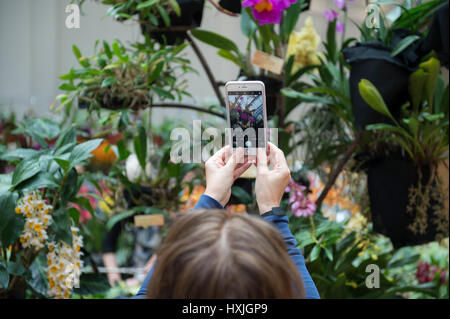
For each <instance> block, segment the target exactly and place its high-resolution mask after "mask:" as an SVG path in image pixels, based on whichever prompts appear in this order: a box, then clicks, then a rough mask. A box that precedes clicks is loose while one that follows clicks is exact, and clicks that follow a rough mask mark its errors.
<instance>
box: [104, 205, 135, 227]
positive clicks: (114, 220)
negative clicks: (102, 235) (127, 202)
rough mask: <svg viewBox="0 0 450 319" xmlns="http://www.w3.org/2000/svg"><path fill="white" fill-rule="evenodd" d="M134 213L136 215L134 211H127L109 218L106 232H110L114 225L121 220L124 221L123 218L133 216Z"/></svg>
mask: <svg viewBox="0 0 450 319" xmlns="http://www.w3.org/2000/svg"><path fill="white" fill-rule="evenodd" d="M135 213H136V212H135V211H134V210H128V211H125V212H122V213H119V214H117V215H114V216H113V217H111V218H110V219H109V220H108V222H107V223H106V230H107V231H110V230H111V229H112V228H113V227H114V225H115V224H116V223H118V222H119V221H121V220H123V219H125V218H128V217H130V216H133V215H134V214H135Z"/></svg>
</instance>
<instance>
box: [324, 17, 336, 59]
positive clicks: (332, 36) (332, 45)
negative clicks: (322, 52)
mask: <svg viewBox="0 0 450 319" xmlns="http://www.w3.org/2000/svg"><path fill="white" fill-rule="evenodd" d="M336 22H337V20H336V19H334V20H333V21H332V22H330V23H328V29H327V43H326V44H325V47H326V49H327V52H328V57H329V59H330V60H331V61H332V62H333V63H336V60H337V52H338V50H337V45H336Z"/></svg>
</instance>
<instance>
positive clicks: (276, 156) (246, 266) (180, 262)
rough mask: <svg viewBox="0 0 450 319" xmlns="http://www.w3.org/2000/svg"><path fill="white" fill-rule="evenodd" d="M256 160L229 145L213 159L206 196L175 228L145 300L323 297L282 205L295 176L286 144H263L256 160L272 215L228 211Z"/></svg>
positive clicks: (259, 191)
mask: <svg viewBox="0 0 450 319" xmlns="http://www.w3.org/2000/svg"><path fill="white" fill-rule="evenodd" d="M252 164H253V161H250V160H249V159H248V158H247V157H246V156H244V151H243V149H237V150H236V151H235V152H234V153H233V154H231V150H230V148H229V146H226V147H224V148H222V149H221V150H219V151H218V152H217V153H216V154H214V155H213V156H212V157H211V158H210V159H209V160H208V161H207V162H206V164H205V170H206V190H205V193H204V194H203V195H202V197H201V198H200V200H199V201H198V203H197V205H196V206H195V207H194V209H193V210H194V211H193V212H191V213H188V214H185V215H184V216H182V217H181V218H180V219H179V220H177V221H176V222H175V223H174V225H173V226H172V227H171V229H170V231H169V234H168V236H167V238H166V239H165V240H164V242H163V244H162V246H161V247H160V249H159V253H158V260H157V262H156V265H155V266H154V267H153V268H152V270H151V271H150V272H149V274H148V275H147V278H146V279H145V281H144V283H143V285H142V287H141V289H140V291H139V292H138V294H137V296H136V297H137V298H143V297H146V296H147V297H149V298H304V297H306V298H320V297H319V293H318V292H317V289H316V287H315V285H314V282H313V281H312V279H311V276H310V275H309V273H308V270H307V269H306V266H305V261H304V258H303V256H302V254H301V252H300V250H299V249H298V248H297V247H296V240H295V238H294V236H293V235H292V233H291V232H290V230H289V227H288V218H287V216H285V214H284V212H283V211H282V210H281V209H280V202H281V198H282V196H283V193H284V190H285V188H286V186H287V184H288V183H289V180H290V172H289V168H288V166H287V163H286V159H285V157H284V154H283V152H282V151H281V150H280V149H278V148H277V147H276V146H275V145H273V144H271V143H269V155H267V154H266V152H265V150H263V149H258V153H257V158H256V161H255V165H256V167H257V176H256V182H255V193H256V200H257V203H258V208H259V213H260V215H261V216H262V219H264V220H262V219H261V218H258V217H255V216H250V215H242V214H229V213H227V212H226V211H223V207H224V206H225V205H226V203H227V202H228V200H229V199H230V195H231V186H232V184H233V182H234V180H235V179H236V178H238V177H239V176H240V175H241V174H242V173H243V172H245V171H246V170H247V169H248V168H249V167H250V166H251V165H252ZM269 164H270V167H269ZM280 233H281V234H280Z"/></svg>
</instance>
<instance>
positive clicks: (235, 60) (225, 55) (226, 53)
mask: <svg viewBox="0 0 450 319" xmlns="http://www.w3.org/2000/svg"><path fill="white" fill-rule="evenodd" d="M217 54H218V55H220V56H221V57H222V58H224V59H227V60H230V61H231V62H233V63H234V64H236V65H237V66H238V67H240V68H241V69H243V68H244V65H243V64H242V62H241V61H240V60H239V58H238V57H236V56H235V55H234V54H233V53H231V51H227V50H219V51H217Z"/></svg>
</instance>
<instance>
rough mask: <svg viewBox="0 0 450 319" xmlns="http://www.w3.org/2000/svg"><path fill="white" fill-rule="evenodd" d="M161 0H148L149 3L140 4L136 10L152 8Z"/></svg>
mask: <svg viewBox="0 0 450 319" xmlns="http://www.w3.org/2000/svg"><path fill="white" fill-rule="evenodd" d="M158 2H159V0H148V1H144V2H141V3H139V4H138V6H137V7H136V9H138V10H141V9H144V8H147V7H150V6H152V5H154V4H156V3H158Z"/></svg>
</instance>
